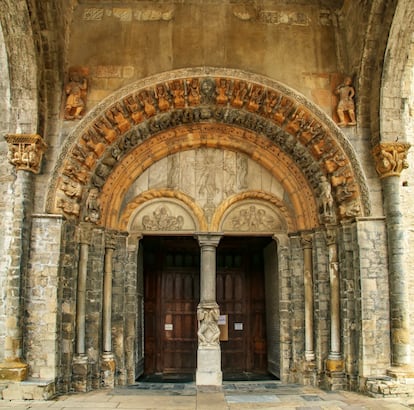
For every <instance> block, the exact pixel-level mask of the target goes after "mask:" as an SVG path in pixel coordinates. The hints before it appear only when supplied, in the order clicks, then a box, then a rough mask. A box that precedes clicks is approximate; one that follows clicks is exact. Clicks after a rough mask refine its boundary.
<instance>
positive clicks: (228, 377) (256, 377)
mask: <svg viewBox="0 0 414 410" xmlns="http://www.w3.org/2000/svg"><path fill="white" fill-rule="evenodd" d="M270 380H278V379H277V378H276V377H275V376H273V375H272V374H269V373H254V372H235V373H226V372H224V373H223V381H226V382H260V381H270Z"/></svg>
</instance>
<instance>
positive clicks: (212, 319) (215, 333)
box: [196, 234, 223, 386]
mask: <svg viewBox="0 0 414 410" xmlns="http://www.w3.org/2000/svg"><path fill="white" fill-rule="evenodd" d="M196 239H197V240H198V243H199V245H200V250H201V257H200V303H199V305H198V307H197V319H198V332H197V335H198V350H197V373H196V384H197V386H221V383H222V380H223V376H222V372H221V350H220V341H219V337H220V330H219V327H218V319H219V314H220V311H219V306H218V304H217V302H216V250H217V245H218V244H219V242H220V239H221V235H219V234H198V235H196Z"/></svg>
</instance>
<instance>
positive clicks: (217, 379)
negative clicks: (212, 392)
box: [196, 347, 223, 386]
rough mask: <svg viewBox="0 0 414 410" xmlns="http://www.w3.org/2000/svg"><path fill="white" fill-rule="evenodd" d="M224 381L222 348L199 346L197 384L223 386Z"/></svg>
mask: <svg viewBox="0 0 414 410" xmlns="http://www.w3.org/2000/svg"><path fill="white" fill-rule="evenodd" d="M222 381H223V374H222V372H221V351H220V348H219V347H218V348H211V347H206V348H203V347H199V348H198V352H197V372H196V385H197V386H221V384H222Z"/></svg>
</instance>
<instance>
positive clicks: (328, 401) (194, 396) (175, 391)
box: [0, 382, 414, 410]
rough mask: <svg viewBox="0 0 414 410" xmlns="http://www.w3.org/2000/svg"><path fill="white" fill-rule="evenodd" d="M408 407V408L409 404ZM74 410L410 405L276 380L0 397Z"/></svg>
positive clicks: (23, 406) (26, 405) (19, 409)
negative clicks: (44, 397) (218, 387)
mask: <svg viewBox="0 0 414 410" xmlns="http://www.w3.org/2000/svg"><path fill="white" fill-rule="evenodd" d="M410 405H411V406H410ZM2 408H10V409H14V410H28V409H36V410H46V409H50V410H52V409H55V410H74V409H90V410H95V409H119V410H127V409H139V410H143V409H146V410H156V409H160V410H161V409H162V410H195V409H196V410H204V409H213V410H236V409H245V410H253V409H262V410H270V409H285V410H293V409H294V410H322V409H323V410H328V409H329V410H334V409H336V410H341V409H348V410H381V409H389V410H403V409H409V408H414V398H411V399H408V398H407V399H395V398H390V399H373V398H370V397H367V396H363V395H360V394H357V393H351V392H326V391H323V390H320V389H317V388H314V387H307V386H305V387H304V386H297V385H282V384H279V383H277V382H263V383H225V384H224V385H223V390H222V391H220V392H217V391H196V388H195V386H194V384H193V383H188V384H161V383H158V384H149V383H145V384H139V385H136V386H133V387H130V388H116V389H114V390H100V391H93V392H90V393H86V394H72V395H65V396H61V397H57V398H56V399H55V400H50V401H47V402H41V401H13V402H10V401H0V409H2Z"/></svg>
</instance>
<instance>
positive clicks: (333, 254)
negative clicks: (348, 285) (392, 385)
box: [326, 229, 344, 372]
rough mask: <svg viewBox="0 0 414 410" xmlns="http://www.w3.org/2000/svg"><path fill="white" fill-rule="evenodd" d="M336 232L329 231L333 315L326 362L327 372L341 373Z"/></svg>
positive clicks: (333, 230)
mask: <svg viewBox="0 0 414 410" xmlns="http://www.w3.org/2000/svg"><path fill="white" fill-rule="evenodd" d="M336 239H337V238H336V231H335V229H328V231H327V245H328V263H329V279H330V293H331V294H330V301H331V304H330V314H331V339H330V351H329V355H328V360H327V362H326V368H327V370H329V371H331V372H341V371H343V370H344V361H343V358H342V352H341V317H340V289H339V269H338V251H337V248H336Z"/></svg>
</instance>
